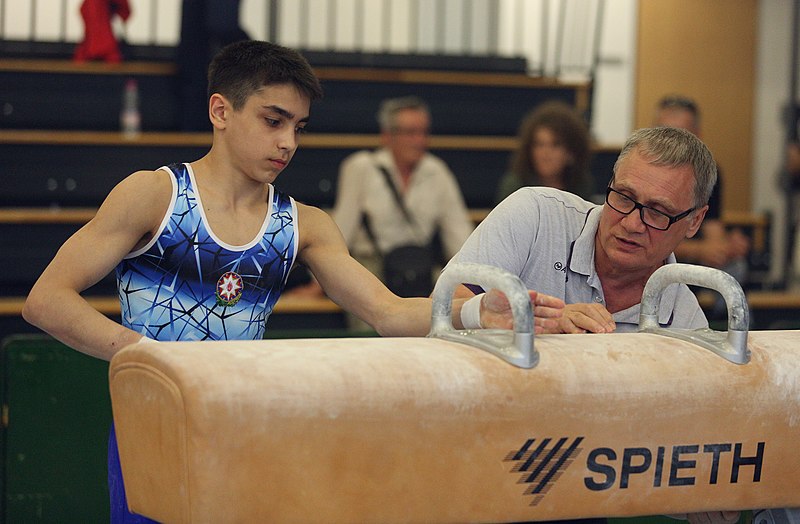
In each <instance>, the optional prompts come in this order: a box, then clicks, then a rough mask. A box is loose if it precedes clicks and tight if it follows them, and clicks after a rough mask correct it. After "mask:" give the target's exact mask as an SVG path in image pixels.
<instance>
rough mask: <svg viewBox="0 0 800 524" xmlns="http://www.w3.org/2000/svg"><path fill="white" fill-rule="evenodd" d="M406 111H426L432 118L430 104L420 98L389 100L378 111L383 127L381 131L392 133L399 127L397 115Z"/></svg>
mask: <svg viewBox="0 0 800 524" xmlns="http://www.w3.org/2000/svg"><path fill="white" fill-rule="evenodd" d="M404 109H417V110H419V111H424V112H425V113H427V114H428V117H430V110H429V109H428V104H426V103H425V101H424V100H422V99H421V98H419V97H418V96H404V97H400V98H387V99H386V100H384V101H383V102H381V107H380V109H379V110H378V124H379V125H380V126H381V131H392V130H393V129H394V127H395V126H396V125H397V124H396V122H395V115H396V114H397V113H398V112H400V111H402V110H404Z"/></svg>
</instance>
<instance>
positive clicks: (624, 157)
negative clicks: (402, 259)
mask: <svg viewBox="0 0 800 524" xmlns="http://www.w3.org/2000/svg"><path fill="white" fill-rule="evenodd" d="M716 173H717V172H716V165H715V163H714V159H713V157H712V155H711V153H710V152H709V150H708V148H706V146H705V145H704V144H703V143H702V142H701V141H700V140H699V139H698V138H697V137H696V136H695V135H693V134H692V133H690V132H688V131H685V130H682V129H674V128H653V129H641V130H638V131H636V132H634V133H633V135H632V136H631V137H630V138H629V139H628V141H627V142H626V144H625V146H624V147H623V149H622V152H621V153H620V155H619V158H618V159H617V162H616V164H615V165H614V173H613V176H612V178H611V182H610V183H609V185H608V188H607V190H606V201H605V205H596V204H592V203H591V202H587V201H585V200H583V199H582V198H579V197H577V196H575V195H573V194H571V193H567V192H564V191H559V190H556V189H551V188H544V187H527V188H523V189H520V190H519V191H517V192H515V193H514V194H512V195H511V196H509V197H508V198H507V199H505V200H504V201H503V202H502V203H501V204H500V205H498V207H496V208H495V209H494V210H493V211H492V212H491V213H490V214H489V216H488V217H487V218H486V219H485V220H484V221H483V222H482V223H481V224H480V226H479V227H478V228H477V229H476V230H475V232H474V233H473V234H472V235H471V236H470V238H469V239H468V240H467V241H466V243H465V244H464V246H463V247H462V249H461V250H460V251H459V253H458V254H457V255H456V256H455V257H454V259H453V262H478V263H483V264H489V265H493V266H497V267H501V268H504V269H506V270H508V271H510V272H511V273H513V274H515V275H518V276H519V277H520V278H521V279H522V280H523V282H524V283H525V284H526V285H527V286H528V288H530V289H536V290H537V291H540V292H542V293H546V294H550V295H553V296H556V297H559V298H561V299H563V300H564V301H565V302H566V303H567V306H566V309H565V310H564V314H563V316H562V318H561V320H560V322H559V325H558V328H556V329H555V330H554V331H555V332H561V333H584V332H592V333H607V332H612V331H618V332H620V331H635V330H636V328H637V327H638V319H639V303H640V300H641V297H642V291H643V289H644V285H645V283H646V282H647V279H648V278H649V277H650V275H652V274H653V272H654V271H655V270H656V269H658V268H659V267H660V266H662V265H664V264H670V263H673V262H675V257H674V255H673V254H672V252H673V251H674V249H675V247H676V246H677V245H678V244H679V243H680V242H681V240H683V239H684V238H690V237H692V236H694V235H695V233H697V231H698V229H699V228H700V224H701V223H702V221H703V217H704V216H705V213H706V211H707V209H708V199H709V195H710V194H711V190H712V188H713V187H714V183H715V181H716V176H717V174H716ZM460 294H462V295H464V294H466V290H465V289H462V290H460ZM477 300H479V299H478V298H476V299H473V300H472V301H471V302H472V303H473V305H474V303H475V301H477ZM470 310H471V307H468V308H467V309H466V310H464V313H465V315H468V314H469V311H470ZM659 315H660V317H659V322H660V323H661V324H662V325H665V326H673V327H681V328H699V327H706V326H707V325H708V323H707V321H706V318H705V315H704V314H703V311H702V310H701V309H700V306H699V304H698V303H697V300H696V299H695V296H694V295H693V294H692V292H691V291H690V290H689V288H688V287H687V286H685V285H677V284H676V285H672V286H669V287H668V288H667V290H666V291H665V293H664V295H663V298H662V301H661V304H660V308H659ZM473 318H474V317H473Z"/></svg>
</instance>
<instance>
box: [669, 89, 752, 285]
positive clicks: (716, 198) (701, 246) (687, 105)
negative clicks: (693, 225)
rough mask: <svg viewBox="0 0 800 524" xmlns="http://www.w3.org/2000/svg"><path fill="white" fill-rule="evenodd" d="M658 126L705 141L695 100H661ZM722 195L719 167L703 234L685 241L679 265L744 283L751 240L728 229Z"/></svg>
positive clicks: (673, 97) (671, 97)
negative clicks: (710, 269) (704, 269)
mask: <svg viewBox="0 0 800 524" xmlns="http://www.w3.org/2000/svg"><path fill="white" fill-rule="evenodd" d="M654 125H656V126H666V127H677V128H680V129H686V130H687V131H690V132H691V133H693V134H694V135H695V136H697V137H700V138H702V136H701V132H700V131H701V130H700V110H699V108H698V106H697V103H696V102H695V101H694V100H692V99H691V98H688V97H685V96H680V95H669V96H665V97H664V98H662V99H661V100H659V102H658V105H657V108H656V114H655V122H654ZM721 194H722V173H721V171H720V169H719V166H717V183H716V185H715V186H714V189H713V191H712V192H711V198H710V199H709V201H708V212H707V213H706V217H705V220H703V224H702V225H701V226H700V231H699V232H698V234H697V235H696V236H695V237H694V238H687V239H684V240H683V241H682V242H681V243H680V244H679V245H678V247H677V248H676V249H675V257H676V258H677V259H678V261H679V262H688V263H693V264H701V265H704V266H709V267H713V268H717V269H722V270H723V271H725V272H727V273H729V274H730V275H732V276H733V277H734V278H736V280H738V281H739V282H740V283H742V284H744V283H745V281H746V280H747V254H748V252H749V251H750V240H749V239H748V238H747V237H746V236H745V235H744V234H743V233H742V232H741V231H739V230H738V229H734V230H732V231H727V230H726V229H725V224H724V223H723V222H722V217H721V215H722V212H721V203H722V202H721Z"/></svg>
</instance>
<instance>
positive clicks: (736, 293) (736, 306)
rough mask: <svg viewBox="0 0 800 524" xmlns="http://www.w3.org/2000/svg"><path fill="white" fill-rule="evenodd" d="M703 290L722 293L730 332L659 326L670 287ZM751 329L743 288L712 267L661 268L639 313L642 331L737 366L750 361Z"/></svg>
mask: <svg viewBox="0 0 800 524" xmlns="http://www.w3.org/2000/svg"><path fill="white" fill-rule="evenodd" d="M676 283H682V284H688V285H692V286H702V287H706V288H709V289H713V290H715V291H717V292H719V293H720V294H721V295H722V297H723V298H724V299H725V304H726V306H727V308H728V331H727V333H726V332H718V331H714V330H711V329H697V330H683V329H664V328H661V327H659V324H658V307H659V304H660V302H661V295H662V294H663V292H664V290H665V289H666V288H667V286H669V285H670V284H676ZM749 326H750V310H749V308H748V306H747V298H746V297H745V294H744V291H743V290H742V286H740V285H739V282H737V281H736V279H735V278H733V277H732V276H731V275H729V274H728V273H725V272H724V271H720V270H719V269H713V268H710V267H702V266H695V265H691V264H667V265H665V266H661V267H660V268H658V269H657V270H656V271H655V272H654V273H653V274H652V275H651V276H650V279H649V280H648V281H647V284H645V286H644V292H643V293H642V304H641V309H640V311H639V331H644V332H648V333H658V334H661V335H666V336H672V337H676V338H681V339H683V340H688V341H690V342H694V343H696V344H698V345H701V346H703V347H705V348H707V349H710V350H711V351H713V352H714V353H716V354H718V355H720V356H721V357H723V358H725V359H726V360H729V361H731V362H734V363H736V364H746V363H747V362H749V360H750V352H749V351H748V349H747V333H748V330H749Z"/></svg>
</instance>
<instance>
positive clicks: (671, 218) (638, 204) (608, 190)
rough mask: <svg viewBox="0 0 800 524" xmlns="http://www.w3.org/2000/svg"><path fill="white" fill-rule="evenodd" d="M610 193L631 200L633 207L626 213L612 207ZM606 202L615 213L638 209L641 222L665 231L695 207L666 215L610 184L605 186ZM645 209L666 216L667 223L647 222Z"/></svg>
mask: <svg viewBox="0 0 800 524" xmlns="http://www.w3.org/2000/svg"><path fill="white" fill-rule="evenodd" d="M611 193H615V194H617V195H619V196H621V197H622V198H624V199H625V200H629V201H631V202H633V209H631V210H630V211H628V212H627V213H626V212H625V211H620V210H619V209H617V208H616V207H614V206H613V205H612V204H611V202H609V201H608V195H610V194H611ZM606 204H608V206H609V207H610V208H611V209H613V210H614V211H616V212H617V213H621V214H623V215H630V214H631V213H633V212H634V211H636V210H637V209H638V210H639V218H640V219H641V220H642V224H644V225H646V226H647V227H652V228H653V229H655V230H658V231H666V230H668V229H669V228H670V227H671V226H672V224H674V223H675V222H677V221H678V220H681V219H684V218H686V217H687V216H689V214H690V213H691V212H692V211H694V210H695V209H697V208H696V207H693V208H691V209H687V210H686V211H684V212H683V213H678V214H677V215H675V216H672V215H668V214H666V213H664V212H663V211H659V210H658V209H655V208H653V207H650V206H646V205H644V204H642V203H641V202H637V201H636V200H634V199H632V198H631V197H629V196H628V195H626V194H624V193H620V192H619V191H617V190H616V189H614V188H612V187H611V186H608V187H607V188H606ZM645 209H649V210H650V211H652V212H654V213H658V214H659V215H663V216H665V217H667V218H668V219H669V224H667V227H664V228H661V227H656V226H654V225H653V224H650V223H648V222H647V220H645V218H644V210H645Z"/></svg>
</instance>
